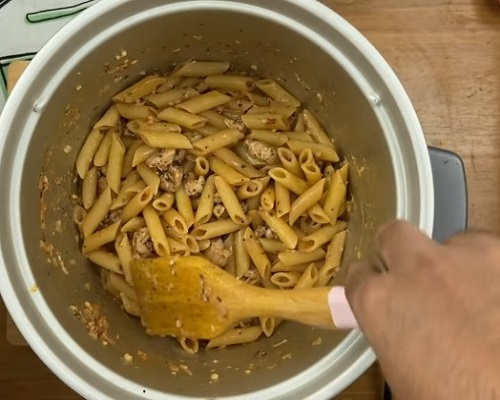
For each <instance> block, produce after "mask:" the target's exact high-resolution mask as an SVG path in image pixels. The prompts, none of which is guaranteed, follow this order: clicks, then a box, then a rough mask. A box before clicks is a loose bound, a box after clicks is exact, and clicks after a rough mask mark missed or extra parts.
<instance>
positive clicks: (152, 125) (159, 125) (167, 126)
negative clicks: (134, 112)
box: [127, 119, 182, 135]
mask: <svg viewBox="0 0 500 400" xmlns="http://www.w3.org/2000/svg"><path fill="white" fill-rule="evenodd" d="M127 129H128V130H129V131H130V132H133V133H135V134H136V135H138V134H139V131H140V130H146V131H149V132H160V133H169V132H174V133H181V131H182V128H181V127H180V126H179V125H177V124H172V123H170V122H164V121H154V122H153V121H151V120H147V121H146V120H140V119H134V120H132V121H129V122H128V123H127Z"/></svg>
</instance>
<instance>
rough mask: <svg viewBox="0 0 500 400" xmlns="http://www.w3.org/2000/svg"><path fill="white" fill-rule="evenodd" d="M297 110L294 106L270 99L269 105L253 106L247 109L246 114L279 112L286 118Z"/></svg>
mask: <svg viewBox="0 0 500 400" xmlns="http://www.w3.org/2000/svg"><path fill="white" fill-rule="evenodd" d="M296 111H297V108H296V107H290V106H287V105H286V104H284V103H281V102H279V101H278V102H277V101H271V103H270V104H269V105H265V106H257V105H255V106H253V107H252V108H250V109H249V110H248V111H247V114H266V113H271V114H281V115H283V116H285V117H286V118H290V117H291V116H292V115H293V114H294V113H295V112H296Z"/></svg>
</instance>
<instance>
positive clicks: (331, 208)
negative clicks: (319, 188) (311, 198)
mask: <svg viewBox="0 0 500 400" xmlns="http://www.w3.org/2000/svg"><path fill="white" fill-rule="evenodd" d="M346 194H347V188H346V184H345V183H344V182H343V181H342V175H341V174H340V171H336V172H335V175H334V176H333V180H332V183H331V185H330V189H329V190H328V192H327V195H326V198H325V203H324V204H323V209H324V210H325V213H326V215H328V218H330V223H331V224H335V222H336V221H337V218H338V216H339V215H340V214H339V212H340V206H341V205H342V202H344V201H345V198H346Z"/></svg>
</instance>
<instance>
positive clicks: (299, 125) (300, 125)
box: [293, 113, 312, 141]
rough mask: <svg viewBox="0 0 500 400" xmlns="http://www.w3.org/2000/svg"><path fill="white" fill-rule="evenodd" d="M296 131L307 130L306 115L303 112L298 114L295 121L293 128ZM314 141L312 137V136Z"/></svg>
mask: <svg viewBox="0 0 500 400" xmlns="http://www.w3.org/2000/svg"><path fill="white" fill-rule="evenodd" d="M293 131H294V132H305V131H306V121H305V120H304V116H303V115H302V113H299V115H297V122H295V126H294V128H293ZM311 141H312V138H311Z"/></svg>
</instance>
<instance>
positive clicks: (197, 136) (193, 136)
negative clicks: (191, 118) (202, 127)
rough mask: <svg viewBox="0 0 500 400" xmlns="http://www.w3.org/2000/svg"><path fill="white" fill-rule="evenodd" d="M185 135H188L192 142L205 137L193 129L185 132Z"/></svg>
mask: <svg viewBox="0 0 500 400" xmlns="http://www.w3.org/2000/svg"><path fill="white" fill-rule="evenodd" d="M184 136H186V137H187V138H188V139H189V140H190V141H191V143H193V142H196V141H197V140H200V139H202V138H203V136H201V135H200V134H199V133H198V132H193V131H186V132H184Z"/></svg>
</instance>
